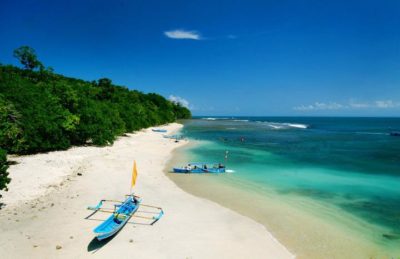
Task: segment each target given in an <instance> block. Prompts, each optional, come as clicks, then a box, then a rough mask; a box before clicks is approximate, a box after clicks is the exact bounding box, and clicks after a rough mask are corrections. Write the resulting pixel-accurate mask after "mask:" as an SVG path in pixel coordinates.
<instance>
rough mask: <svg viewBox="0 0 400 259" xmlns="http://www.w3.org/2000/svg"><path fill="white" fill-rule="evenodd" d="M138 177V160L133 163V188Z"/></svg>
mask: <svg viewBox="0 0 400 259" xmlns="http://www.w3.org/2000/svg"><path fill="white" fill-rule="evenodd" d="M136 177H137V168H136V160H135V161H134V163H133V171H132V184H131V188H133V186H135V183H136Z"/></svg>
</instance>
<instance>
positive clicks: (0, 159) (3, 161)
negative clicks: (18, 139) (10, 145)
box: [0, 149, 10, 197]
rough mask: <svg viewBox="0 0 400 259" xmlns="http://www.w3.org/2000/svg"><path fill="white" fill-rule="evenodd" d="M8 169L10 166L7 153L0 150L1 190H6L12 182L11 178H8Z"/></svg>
mask: <svg viewBox="0 0 400 259" xmlns="http://www.w3.org/2000/svg"><path fill="white" fill-rule="evenodd" d="M7 168H8V165H7V157H6V152H5V151H4V150H2V149H0V190H3V189H6V186H7V184H8V183H9V182H10V178H8V173H7ZM0 197H1V195H0Z"/></svg>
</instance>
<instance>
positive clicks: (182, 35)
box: [164, 29, 202, 40]
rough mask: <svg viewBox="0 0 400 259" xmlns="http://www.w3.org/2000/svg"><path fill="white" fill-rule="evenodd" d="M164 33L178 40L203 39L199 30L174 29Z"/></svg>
mask: <svg viewBox="0 0 400 259" xmlns="http://www.w3.org/2000/svg"><path fill="white" fill-rule="evenodd" d="M164 35H165V36H167V37H168V38H171V39H177V40H201V39H202V37H201V35H200V33H199V32H197V31H186V30H181V29H177V30H172V31H165V32H164Z"/></svg>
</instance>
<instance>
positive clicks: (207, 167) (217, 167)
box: [172, 163, 225, 174]
mask: <svg viewBox="0 0 400 259" xmlns="http://www.w3.org/2000/svg"><path fill="white" fill-rule="evenodd" d="M172 170H173V172H174V173H181V174H190V173H192V174H202V173H211V174H218V173H225V166H224V165H222V164H220V163H190V164H188V165H187V166H182V167H174V168H173V169H172Z"/></svg>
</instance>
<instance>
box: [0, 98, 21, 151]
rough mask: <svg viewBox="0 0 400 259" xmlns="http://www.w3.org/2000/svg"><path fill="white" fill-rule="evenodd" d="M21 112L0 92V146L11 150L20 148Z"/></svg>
mask: <svg viewBox="0 0 400 259" xmlns="http://www.w3.org/2000/svg"><path fill="white" fill-rule="evenodd" d="M20 120H21V114H20V113H19V112H18V111H17V110H16V109H15V107H14V105H13V104H12V103H10V102H7V101H6V100H5V99H4V97H3V96H2V95H1V94H0V147H3V148H6V149H8V150H11V151H17V150H20V149H21V148H22V145H23V138H22V129H21V122H20Z"/></svg>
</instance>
